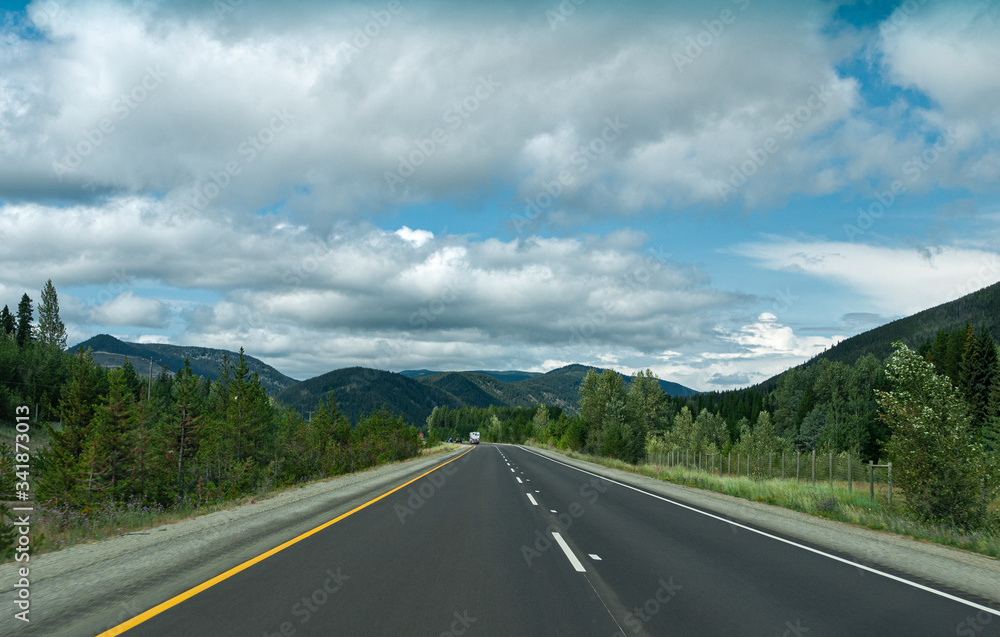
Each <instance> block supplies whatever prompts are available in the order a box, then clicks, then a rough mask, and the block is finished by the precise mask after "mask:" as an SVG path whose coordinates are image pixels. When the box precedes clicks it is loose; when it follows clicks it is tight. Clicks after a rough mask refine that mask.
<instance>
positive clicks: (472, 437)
mask: <svg viewBox="0 0 1000 637" xmlns="http://www.w3.org/2000/svg"><path fill="white" fill-rule="evenodd" d="M469 444H470V445H478V444H479V432H478V431H473V432H470V433H469Z"/></svg>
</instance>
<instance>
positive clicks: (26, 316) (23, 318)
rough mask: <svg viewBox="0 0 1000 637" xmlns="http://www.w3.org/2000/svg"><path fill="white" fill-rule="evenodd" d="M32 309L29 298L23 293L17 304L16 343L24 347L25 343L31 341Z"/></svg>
mask: <svg viewBox="0 0 1000 637" xmlns="http://www.w3.org/2000/svg"><path fill="white" fill-rule="evenodd" d="M33 314H34V310H32V308H31V298H29V297H28V295H27V293H25V294H24V295H23V296H22V297H21V302H20V303H18V304H17V329H16V333H17V344H18V346H20V347H24V345H25V343H28V342H29V341H31V339H32V337H33V334H32V331H33V330H32V327H31V321H32V320H33V318H34V316H33Z"/></svg>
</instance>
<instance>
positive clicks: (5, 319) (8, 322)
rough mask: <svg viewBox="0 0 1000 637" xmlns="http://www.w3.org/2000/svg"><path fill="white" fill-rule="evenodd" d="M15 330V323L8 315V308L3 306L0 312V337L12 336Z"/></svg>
mask: <svg viewBox="0 0 1000 637" xmlns="http://www.w3.org/2000/svg"><path fill="white" fill-rule="evenodd" d="M16 328H17V323H15V322H14V315H13V314H11V313H10V308H9V307H7V306H6V305H4V306H3V309H2V310H0V335H2V334H13V333H14V330H15V329H16Z"/></svg>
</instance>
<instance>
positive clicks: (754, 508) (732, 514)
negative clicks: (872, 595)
mask: <svg viewBox="0 0 1000 637" xmlns="http://www.w3.org/2000/svg"><path fill="white" fill-rule="evenodd" d="M526 449H527V450H529V451H532V452H535V453H538V454H541V455H544V456H547V457H549V458H552V459H554V460H558V461H560V462H564V463H566V464H568V465H571V466H574V467H577V468H580V469H584V470H586V471H590V472H591V473H595V474H597V475H600V476H604V477H606V478H610V479H612V480H617V481H618V482H623V483H625V484H629V485H632V486H634V487H638V488H641V489H644V490H646V491H650V492H652V493H655V494H657V495H660V496H663V497H666V498H670V499H672V500H676V501H677V502H680V503H683V504H688V505H690V506H693V507H696V508H698V509H702V510H705V511H709V512H712V513H714V514H716V515H718V516H720V517H724V518H726V519H729V520H732V521H734V522H740V523H741V524H745V525H747V526H751V527H754V528H756V529H760V530H762V531H767V532H769V533H771V534H773V535H777V536H780V537H783V538H785V539H789V540H792V541H796V542H799V543H801V544H804V545H807V546H810V547H813V548H816V549H820V550H824V551H826V552H829V553H832V554H834V555H837V556H839V557H844V558H847V559H850V560H852V561H855V562H857V563H859V564H863V565H865V566H869V567H872V568H876V569H879V570H882V571H885V572H888V573H891V574H893V575H897V576H899V577H904V578H906V579H909V580H911V581H915V582H918V583H921V584H924V585H925V586H930V587H933V588H936V589H938V590H940V591H943V592H947V593H950V594H952V595H957V596H960V597H963V598H965V599H968V600H969V601H973V602H977V603H980V604H983V605H985V606H989V607H991V608H995V609H1000V560H997V559H994V558H992V557H988V556H985V555H979V554H976V553H969V552H967V551H961V550H958V549H952V548H949V547H947V546H941V545H939V544H933V543H930V542H921V541H918V540H913V539H910V538H906V537H902V536H899V535H895V534H892V533H884V532H879V531H874V530H871V529H866V528H862V527H857V526H853V525H850V524H845V523H843V522H837V521H834V520H827V519H824V518H818V517H815V516H812V515H808V514H806V513H802V512H800V511H793V510H791V509H785V508H782V507H777V506H773V505H769V504H763V503H760V502H752V501H749V500H743V499H740V498H735V497H733V496H729V495H725V494H721V493H715V492H713V491H705V490H702V489H696V488H694V487H688V486H684V485H678V484H673V483H671V482H665V481H663V480H656V479H655V478H649V477H647V476H642V475H638V474H635V473H629V472H627V471H622V470H620V469H612V468H609V467H605V466H602V465H598V464H594V463H591V462H587V461H584V460H577V459H575V458H570V457H568V456H565V455H563V454H561V453H557V452H554V451H550V450H547V449H539V448H538V447H526ZM862 576H864V577H868V576H871V577H877V576H876V575H874V574H871V575H868V574H865V575H862Z"/></svg>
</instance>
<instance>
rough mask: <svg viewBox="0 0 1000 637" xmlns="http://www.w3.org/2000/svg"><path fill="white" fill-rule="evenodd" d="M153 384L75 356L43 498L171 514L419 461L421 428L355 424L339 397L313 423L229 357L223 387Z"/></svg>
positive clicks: (383, 422)
mask: <svg viewBox="0 0 1000 637" xmlns="http://www.w3.org/2000/svg"><path fill="white" fill-rule="evenodd" d="M146 393H147V386H146V384H145V383H144V382H142V379H140V378H139V377H138V375H137V374H136V372H135V370H134V369H133V368H132V366H131V364H129V363H128V362H126V363H125V365H123V366H122V367H118V368H114V369H112V370H110V371H109V370H105V369H103V368H102V367H100V366H98V365H96V364H95V363H94V362H93V359H92V357H91V355H90V353H89V352H85V351H79V352H77V354H76V356H75V357H74V358H73V362H72V365H71V373H70V378H69V381H68V382H67V384H66V386H65V387H64V389H63V392H62V398H61V399H60V403H59V410H58V413H59V416H60V421H61V424H59V425H55V426H52V425H49V430H50V435H51V443H50V445H49V447H48V449H45V450H43V451H42V452H41V453H40V454H39V458H38V461H37V464H38V466H39V468H40V470H41V478H40V484H39V491H38V497H39V498H40V499H42V500H45V501H58V502H60V503H65V504H68V505H70V506H76V507H85V506H88V505H92V504H95V503H99V502H102V501H107V500H122V499H130V498H139V499H141V500H144V501H149V502H157V503H160V504H163V505H167V506H169V505H172V504H174V503H176V502H178V501H181V500H184V499H186V498H195V499H196V500H197V501H208V500H214V499H218V498H231V497H236V496H240V495H243V494H247V493H253V492H256V491H259V490H267V489H271V488H274V487H275V486H278V485H284V484H292V483H296V482H300V481H303V480H308V479H313V478H318V477H323V476H330V475H336V474H340V473H344V472H349V471H356V470H359V469H363V468H366V467H370V466H374V465H377V464H381V463H384V462H391V461H394V460H401V459H404V458H408V457H411V456H413V455H415V454H417V453H418V452H419V450H420V448H421V446H422V443H421V441H420V438H419V436H418V433H417V430H416V428H415V427H412V426H410V425H408V424H406V423H405V422H403V420H402V418H401V417H399V416H396V415H394V414H390V413H388V412H385V411H381V410H379V411H376V412H374V413H372V414H369V415H367V416H365V417H363V418H362V419H361V420H360V421H359V422H358V424H357V426H355V427H352V426H351V423H350V421H349V420H348V419H347V418H346V416H344V415H343V414H342V413H341V412H340V411H339V410H338V409H337V405H336V400H335V398H334V397H333V396H332V395H331V396H329V397H328V399H327V400H326V401H325V402H324V403H323V404H322V405H321V406H320V407H319V408H318V409H317V410H316V411H315V412H314V413H313V415H312V418H311V420H305V419H303V418H302V417H300V416H299V415H298V414H297V413H296V412H295V411H294V410H292V409H290V408H287V407H283V406H280V405H278V404H277V403H275V402H274V401H273V400H272V399H270V398H269V397H268V396H267V392H266V391H265V389H264V388H263V387H262V386H261V384H260V379H259V377H258V375H257V374H256V372H252V371H251V370H250V369H249V368H248V367H247V365H246V362H245V360H244V354H243V350H242V349H241V350H240V355H239V359H238V360H237V361H233V362H230V361H229V360H228V358H227V359H225V360H224V362H223V364H222V366H221V367H220V369H219V374H218V377H217V378H216V380H215V381H212V382H209V381H207V380H205V379H204V378H203V377H199V376H195V375H194V373H193V372H192V371H191V367H190V364H188V363H187V361H185V366H184V367H183V368H182V369H180V370H179V371H178V372H177V374H176V375H174V376H170V375H168V374H166V373H161V375H160V376H159V377H158V378H157V379H156V382H155V383H153V385H152V391H151V392H149V393H150V395H149V397H148V398H147V396H146Z"/></svg>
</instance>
